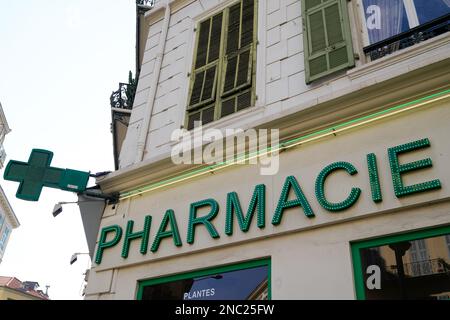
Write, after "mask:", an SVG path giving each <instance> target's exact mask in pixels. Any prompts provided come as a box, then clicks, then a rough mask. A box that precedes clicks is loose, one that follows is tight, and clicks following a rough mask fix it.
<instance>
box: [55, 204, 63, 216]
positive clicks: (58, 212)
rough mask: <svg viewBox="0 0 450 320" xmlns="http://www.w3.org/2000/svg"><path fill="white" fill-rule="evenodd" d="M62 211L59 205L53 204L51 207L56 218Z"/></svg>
mask: <svg viewBox="0 0 450 320" xmlns="http://www.w3.org/2000/svg"><path fill="white" fill-rule="evenodd" d="M62 211H63V208H62V205H61V203H59V202H58V203H57V204H55V206H54V207H53V216H54V217H56V216H57V215H58V214H60V213H61V212H62Z"/></svg>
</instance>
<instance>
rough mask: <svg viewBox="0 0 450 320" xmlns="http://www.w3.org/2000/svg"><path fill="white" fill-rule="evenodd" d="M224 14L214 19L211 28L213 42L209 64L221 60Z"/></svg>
mask: <svg viewBox="0 0 450 320" xmlns="http://www.w3.org/2000/svg"><path fill="white" fill-rule="evenodd" d="M222 15H223V14H222V13H220V14H218V15H216V16H215V17H214V18H213V23H212V27H211V40H210V41H209V42H210V43H209V56H208V63H209V62H213V61H215V60H217V59H219V52H220V35H221V33H222Z"/></svg>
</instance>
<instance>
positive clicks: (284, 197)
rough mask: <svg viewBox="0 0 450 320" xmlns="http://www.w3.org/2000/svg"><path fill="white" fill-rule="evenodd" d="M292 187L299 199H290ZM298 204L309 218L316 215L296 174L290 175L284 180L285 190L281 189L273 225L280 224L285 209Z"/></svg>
mask: <svg viewBox="0 0 450 320" xmlns="http://www.w3.org/2000/svg"><path fill="white" fill-rule="evenodd" d="M291 188H293V189H294V193H295V196H296V197H297V199H295V200H288V198H289V192H290V191H291ZM297 206H301V207H302V208H303V211H304V212H305V215H306V216H307V217H308V218H312V217H314V212H313V210H312V209H311V206H310V205H309V203H308V200H306V197H305V195H304V194H303V191H302V189H301V188H300V186H299V184H298V182H297V179H295V177H294V176H289V177H287V178H286V181H285V182H284V185H283V190H282V191H281V195H280V200H278V205H277V209H276V210H275V213H274V215H273V218H272V224H273V225H278V224H280V222H281V218H282V215H283V211H284V209H288V208H292V207H297Z"/></svg>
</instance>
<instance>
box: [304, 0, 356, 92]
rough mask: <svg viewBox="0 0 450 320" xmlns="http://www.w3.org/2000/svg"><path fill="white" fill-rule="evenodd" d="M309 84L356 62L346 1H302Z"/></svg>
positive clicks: (307, 81)
mask: <svg viewBox="0 0 450 320" xmlns="http://www.w3.org/2000/svg"><path fill="white" fill-rule="evenodd" d="M302 18H303V19H302V20H303V40H304V52H305V68H306V83H310V82H312V81H314V80H316V79H319V78H321V77H323V76H326V75H329V74H331V73H333V72H336V71H339V70H342V69H345V68H349V67H352V66H354V65H355V61H354V57H353V47H352V40H351V33H350V23H349V18H348V12H347V6H346V0H302Z"/></svg>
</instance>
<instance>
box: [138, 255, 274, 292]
mask: <svg viewBox="0 0 450 320" xmlns="http://www.w3.org/2000/svg"><path fill="white" fill-rule="evenodd" d="M269 275H270V261H269V260H263V261H261V260H258V261H252V262H248V263H243V264H238V265H233V266H226V267H219V268H214V269H209V270H202V271H198V272H193V273H188V274H184V275H176V276H171V277H167V278H160V279H154V280H146V281H142V282H140V284H139V292H138V299H142V300H267V299H269V297H270V283H269V282H270V279H269Z"/></svg>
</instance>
